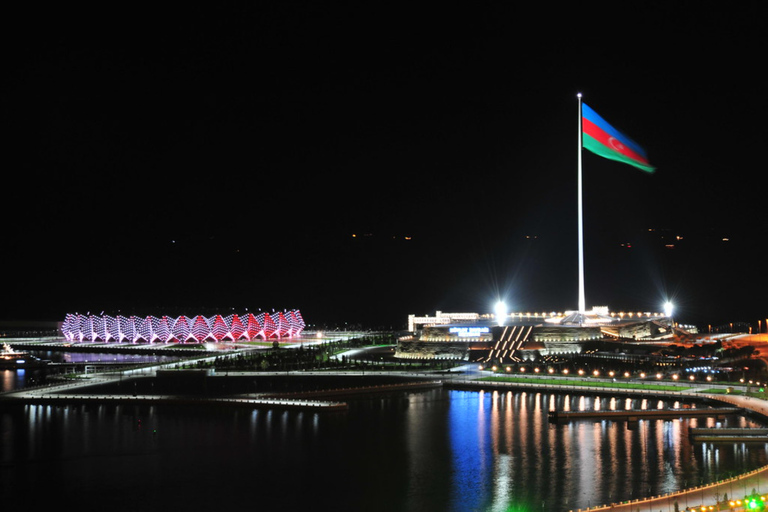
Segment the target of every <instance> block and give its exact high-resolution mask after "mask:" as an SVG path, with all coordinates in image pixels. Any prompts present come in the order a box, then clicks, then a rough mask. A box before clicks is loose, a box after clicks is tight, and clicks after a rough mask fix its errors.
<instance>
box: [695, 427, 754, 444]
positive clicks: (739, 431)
mask: <svg viewBox="0 0 768 512" xmlns="http://www.w3.org/2000/svg"><path fill="white" fill-rule="evenodd" d="M688 438H689V439H690V440H691V441H694V442H724V443H725V442H745V441H757V442H761V443H764V442H768V428H719V427H712V428H689V429H688Z"/></svg>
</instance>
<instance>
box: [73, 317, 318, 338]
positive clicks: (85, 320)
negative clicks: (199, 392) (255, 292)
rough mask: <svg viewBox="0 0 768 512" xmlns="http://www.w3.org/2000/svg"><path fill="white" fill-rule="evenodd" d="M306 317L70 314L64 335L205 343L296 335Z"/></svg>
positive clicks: (303, 325) (301, 329)
mask: <svg viewBox="0 0 768 512" xmlns="http://www.w3.org/2000/svg"><path fill="white" fill-rule="evenodd" d="M304 327H305V324H304V319H303V318H302V317H301V312H300V311H299V310H298V309H294V310H291V311H281V312H278V313H274V312H273V313H272V314H271V315H270V314H269V313H259V314H257V315H254V314H252V313H248V314H247V315H244V316H239V315H227V316H221V315H215V316H212V317H204V316H202V315H198V316H194V317H186V316H183V315H182V316H179V317H175V318H174V317H168V316H162V317H156V316H148V317H138V316H130V317H126V316H121V315H118V316H117V317H112V316H109V315H81V314H79V313H74V314H73V313H70V314H67V315H66V317H65V319H64V323H63V324H62V326H61V332H62V334H63V335H64V338H65V339H66V340H67V341H69V342H71V343H83V342H89V341H90V342H94V341H102V342H105V343H109V342H111V341H114V342H116V343H137V342H138V341H145V342H147V343H155V342H159V343H168V342H170V341H172V340H176V341H179V342H181V343H195V342H197V343H201V342H204V341H215V342H227V341H232V342H234V341H238V340H242V339H244V340H248V341H250V340H253V339H256V338H261V339H264V340H266V339H268V338H293V337H295V336H298V335H300V334H301V332H302V331H303V330H304Z"/></svg>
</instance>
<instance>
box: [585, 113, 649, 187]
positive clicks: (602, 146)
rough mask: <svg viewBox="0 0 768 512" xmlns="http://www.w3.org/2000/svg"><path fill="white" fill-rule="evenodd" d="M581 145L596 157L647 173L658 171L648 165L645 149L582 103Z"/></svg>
mask: <svg viewBox="0 0 768 512" xmlns="http://www.w3.org/2000/svg"><path fill="white" fill-rule="evenodd" d="M581 130H582V137H581V139H582V142H581V145H582V146H583V147H584V148H586V149H588V150H590V151H591V152H592V153H595V154H596V155H600V156H602V157H603V158H608V159H610V160H616V161H617V162H624V163H625V164H629V165H632V166H634V167H637V168H638V169H642V170H643V171H645V172H653V171H655V170H656V168H655V167H653V166H652V165H651V164H649V163H648V157H647V156H646V155H645V151H644V150H643V148H641V147H640V146H638V145H637V143H635V142H634V141H633V140H632V139H630V138H629V137H627V136H626V135H624V134H623V133H621V132H620V131H618V130H617V129H616V128H614V127H613V126H611V125H609V124H608V123H606V122H605V120H604V119H603V118H602V117H600V116H599V115H597V113H596V112H595V111H594V110H592V109H591V108H589V107H588V106H587V105H585V104H583V103H582V109H581Z"/></svg>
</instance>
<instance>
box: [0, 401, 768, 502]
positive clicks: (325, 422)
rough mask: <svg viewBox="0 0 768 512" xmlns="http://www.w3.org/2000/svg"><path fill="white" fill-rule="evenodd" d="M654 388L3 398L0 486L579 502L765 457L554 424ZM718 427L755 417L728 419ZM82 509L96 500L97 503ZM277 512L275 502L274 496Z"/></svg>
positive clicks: (710, 474)
mask: <svg viewBox="0 0 768 512" xmlns="http://www.w3.org/2000/svg"><path fill="white" fill-rule="evenodd" d="M598 404H599V405H600V406H602V407H611V406H613V407H615V408H626V407H629V408H638V407H641V406H645V407H658V406H659V405H661V406H665V405H666V406H679V405H680V404H678V403H677V402H669V403H666V404H665V403H664V401H659V400H655V399H654V400H634V399H625V398H621V399H612V398H610V397H607V396H606V397H605V398H602V397H600V398H598V397H589V396H577V395H553V394H547V393H530V392H510V391H504V392H496V391H490V392H468V391H447V390H433V391H428V392H420V393H403V394H398V395H393V396H388V397H385V398H375V399H367V400H360V401H353V402H351V403H350V411H349V412H348V413H346V414H330V415H326V414H318V413H313V412H309V411H304V412H286V411H279V410H255V411H250V410H249V411H244V410H238V411H230V410H216V411H206V410H198V409H191V408H171V407H166V406H155V407H144V406H132V405H131V406H129V405H118V406H115V405H98V406H96V405H94V406H71V407H51V406H24V407H19V408H16V409H8V408H6V409H0V485H1V486H2V488H0V492H2V494H3V496H5V497H8V496H15V495H22V496H23V495H28V494H29V493H32V494H35V493H37V492H39V488H40V486H41V485H42V486H43V487H44V489H45V490H46V493H47V495H51V496H55V497H56V501H57V502H67V501H70V500H71V501H77V502H78V504H79V507H82V508H79V510H82V509H86V510H89V509H94V510H95V509H99V508H98V507H102V509H103V506H104V504H105V503H110V508H111V509H112V510H136V509H137V506H136V505H135V503H132V502H127V501H124V500H117V502H115V496H124V495H126V494H131V495H133V496H138V497H139V498H140V499H141V500H142V503H144V502H146V503H147V504H149V505H151V506H150V507H149V508H151V509H155V510H158V509H162V508H168V507H173V508H174V509H179V510H182V509H186V510H203V509H205V510H209V509H213V508H220V507H221V504H222V499H224V497H225V498H226V503H227V506H228V508H229V507H232V508H239V507H250V508H253V507H254V506H255V505H260V506H263V507H266V508H268V509H269V508H270V507H269V504H279V508H280V509H281V510H304V509H307V508H310V507H311V508H317V509H321V508H325V507H331V508H333V509H334V510H349V511H352V510H366V511H379V510H381V511H392V510H398V511H414V512H415V511H419V512H422V511H431V510H434V511H457V512H458V511H497V510H498V511H510V510H516V511H523V510H526V511H533V510H536V511H539V510H548V511H559V510H564V511H565V510H571V509H573V510H576V509H578V508H585V507H588V506H594V505H598V504H601V503H605V502H618V501H623V500H627V499H632V498H637V497H640V496H641V495H646V494H648V493H650V494H663V493H666V492H671V491H674V490H677V489H678V488H680V487H682V486H684V485H686V484H687V485H698V484H699V483H701V482H708V481H711V480H715V479H719V478H723V477H724V476H727V474H728V473H729V472H731V471H742V470H747V469H750V468H754V467H758V466H761V465H765V464H768V452H767V447H768V445H766V444H765V443H722V444H712V443H694V444H692V443H690V442H689V441H688V436H687V429H688V427H696V426H715V421H714V419H695V418H691V419H685V420H672V421H669V420H666V421H663V420H650V421H645V420H643V421H640V422H638V424H637V426H636V427H633V428H628V427H627V424H626V423H625V422H610V421H593V420H589V421H575V422H568V423H561V424H552V423H550V422H549V420H548V416H547V413H548V411H550V410H555V409H557V410H560V409H593V408H595V407H596V406H597V405H598ZM727 426H741V427H746V426H757V425H756V424H755V423H754V422H753V421H752V420H749V419H746V418H743V417H733V418H729V419H728V420H727ZM91 505H93V507H92V508H90V507H91ZM273 508H277V505H273Z"/></svg>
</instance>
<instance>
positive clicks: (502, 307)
mask: <svg viewBox="0 0 768 512" xmlns="http://www.w3.org/2000/svg"><path fill="white" fill-rule="evenodd" d="M506 319H507V305H506V304H504V302H503V301H499V302H497V303H496V323H497V324H498V325H504V322H505V321H506Z"/></svg>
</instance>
